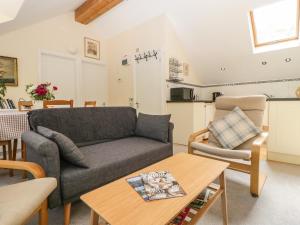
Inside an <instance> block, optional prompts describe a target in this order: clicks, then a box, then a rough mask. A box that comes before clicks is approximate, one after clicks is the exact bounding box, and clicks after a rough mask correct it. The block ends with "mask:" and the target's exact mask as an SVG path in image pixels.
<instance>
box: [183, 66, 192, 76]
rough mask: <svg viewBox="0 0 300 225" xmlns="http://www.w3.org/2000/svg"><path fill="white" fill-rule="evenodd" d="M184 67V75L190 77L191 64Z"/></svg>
mask: <svg viewBox="0 0 300 225" xmlns="http://www.w3.org/2000/svg"><path fill="white" fill-rule="evenodd" d="M182 67H183V74H184V75H185V76H188V75H189V73H190V69H189V64H187V63H183V64H182Z"/></svg>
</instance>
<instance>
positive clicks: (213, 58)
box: [0, 0, 300, 84]
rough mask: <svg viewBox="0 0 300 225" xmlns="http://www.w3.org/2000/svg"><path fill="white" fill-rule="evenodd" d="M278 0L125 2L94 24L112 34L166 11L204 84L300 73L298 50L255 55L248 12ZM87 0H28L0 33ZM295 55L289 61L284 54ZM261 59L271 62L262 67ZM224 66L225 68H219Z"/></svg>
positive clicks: (105, 32)
mask: <svg viewBox="0 0 300 225" xmlns="http://www.w3.org/2000/svg"><path fill="white" fill-rule="evenodd" d="M276 1H278V0H251V1H245V0H125V1H124V2H123V3H121V4H120V5H118V6H117V7H115V8H114V9H112V10H111V11H109V12H108V13H107V14H105V15H104V16H101V17H99V18H98V19H96V20H95V21H94V22H92V23H91V24H90V26H94V27H95V29H98V31H99V32H100V34H102V37H106V38H109V37H112V36H114V35H116V34H118V33H120V32H122V31H125V30H128V29H130V28H132V27H134V26H136V25H139V24H141V23H143V22H145V21H147V20H149V19H151V18H153V17H155V16H159V15H162V14H166V15H167V16H168V18H169V19H170V21H171V22H172V24H173V26H174V28H175V30H176V32H177V35H178V37H179V38H180V39H181V41H182V43H183V45H184V46H185V48H186V52H187V54H188V57H189V61H190V64H191V66H192V67H194V70H195V71H196V72H197V74H198V75H199V76H200V78H201V81H202V84H216V83H230V82H243V81H257V80H270V79H284V78H296V77H300V73H299V71H300V48H299V47H297V48H290V49H286V50H280V51H274V52H269V53H261V54H253V51H252V45H251V36H250V31H249V26H248V12H249V10H250V9H253V8H255V7H258V6H262V5H265V4H268V3H272V2H276ZM82 2H83V0H43V1H41V0H26V1H25V3H24V6H23V8H22V9H21V12H20V14H19V16H18V17H17V19H16V20H15V21H13V22H11V23H7V24H2V25H1V24H0V34H1V33H3V32H6V31H8V30H10V29H16V28H17V27H20V26H24V25H26V24H29V23H33V22H37V21H39V20H42V19H45V18H46V17H48V18H49V17H51V16H55V15H58V14H62V13H65V12H68V11H70V10H74V9H75V8H76V7H77V6H79V5H80V4H81V3H82ZM288 57H289V58H292V61H291V62H290V63H286V62H285V61H284V59H285V58H288ZM262 61H267V62H268V63H267V65H265V66H263V65H262V64H261V62H262ZM221 67H225V68H226V70H225V71H223V72H222V71H221Z"/></svg>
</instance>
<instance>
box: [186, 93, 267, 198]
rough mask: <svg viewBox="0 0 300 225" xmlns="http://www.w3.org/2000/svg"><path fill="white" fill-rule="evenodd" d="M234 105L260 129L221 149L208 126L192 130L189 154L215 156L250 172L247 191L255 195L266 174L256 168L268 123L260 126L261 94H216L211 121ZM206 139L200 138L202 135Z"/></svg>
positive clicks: (237, 168)
mask: <svg viewBox="0 0 300 225" xmlns="http://www.w3.org/2000/svg"><path fill="white" fill-rule="evenodd" d="M236 106H238V107H239V108H240V109H241V110H242V111H243V112H244V113H245V114H246V115H247V117H248V118H249V119H250V120H251V121H252V122H253V123H254V124H255V126H256V127H258V128H260V129H261V131H262V132H261V133H260V134H258V135H257V136H255V137H253V138H251V139H250V140H248V141H246V142H245V143H243V144H241V145H239V146H238V147H236V148H235V149H233V150H231V149H224V148H222V146H221V145H220V144H219V142H218V141H217V139H216V138H215V137H214V136H213V134H212V133H211V132H210V131H209V130H208V129H204V130H201V131H198V132H195V133H193V134H192V135H191V136H190V138H189V143H188V151H189V153H190V154H195V155H200V156H203V157H207V158H212V159H217V160H221V161H225V162H229V163H230V167H229V168H230V169H233V170H237V171H240V172H243V173H248V174H250V192H251V194H252V196H255V197H258V196H259V195H260V193H261V190H262V187H263V185H264V182H265V179H266V176H265V175H263V174H262V173H261V171H260V160H261V158H262V153H263V147H264V143H265V142H266V140H267V137H268V132H267V131H268V127H266V126H263V116H264V111H265V108H266V97H265V96H260V95H256V96H245V97H227V96H223V97H219V98H217V99H216V103H215V107H216V112H215V116H214V121H215V120H218V119H220V118H222V117H224V116H225V115H227V114H228V113H230V112H231V111H232V110H233V109H234V108H235V107H236ZM207 134H208V140H205V138H203V137H204V136H205V135H206V137H207Z"/></svg>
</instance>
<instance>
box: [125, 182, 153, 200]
mask: <svg viewBox="0 0 300 225" xmlns="http://www.w3.org/2000/svg"><path fill="white" fill-rule="evenodd" d="M127 182H128V183H129V184H130V186H131V187H132V188H133V189H134V190H135V191H136V192H137V193H138V194H139V195H140V196H141V197H142V198H143V199H144V200H145V201H149V198H148V195H147V193H146V191H145V187H144V183H143V180H142V178H141V177H140V176H137V177H131V178H128V179H127Z"/></svg>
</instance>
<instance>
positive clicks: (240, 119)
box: [208, 107, 261, 149]
mask: <svg viewBox="0 0 300 225" xmlns="http://www.w3.org/2000/svg"><path fill="white" fill-rule="evenodd" d="M208 129H209V131H210V132H212V134H213V135H214V136H215V138H216V139H217V140H218V141H219V142H220V144H221V145H222V146H223V147H224V148H227V149H234V148H235V147H237V146H239V145H241V144H243V143H244V142H245V141H247V140H249V139H250V138H253V137H255V136H256V135H257V134H259V133H260V132H261V131H260V130H259V129H258V128H257V127H256V126H255V124H254V123H253V122H252V121H251V120H250V119H249V118H248V117H247V116H246V115H245V113H244V112H243V111H242V110H241V109H240V108H239V107H235V108H234V109H233V110H232V112H230V113H229V114H228V115H226V116H224V117H223V118H221V119H219V120H216V121H214V122H212V123H210V124H209V126H208Z"/></svg>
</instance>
